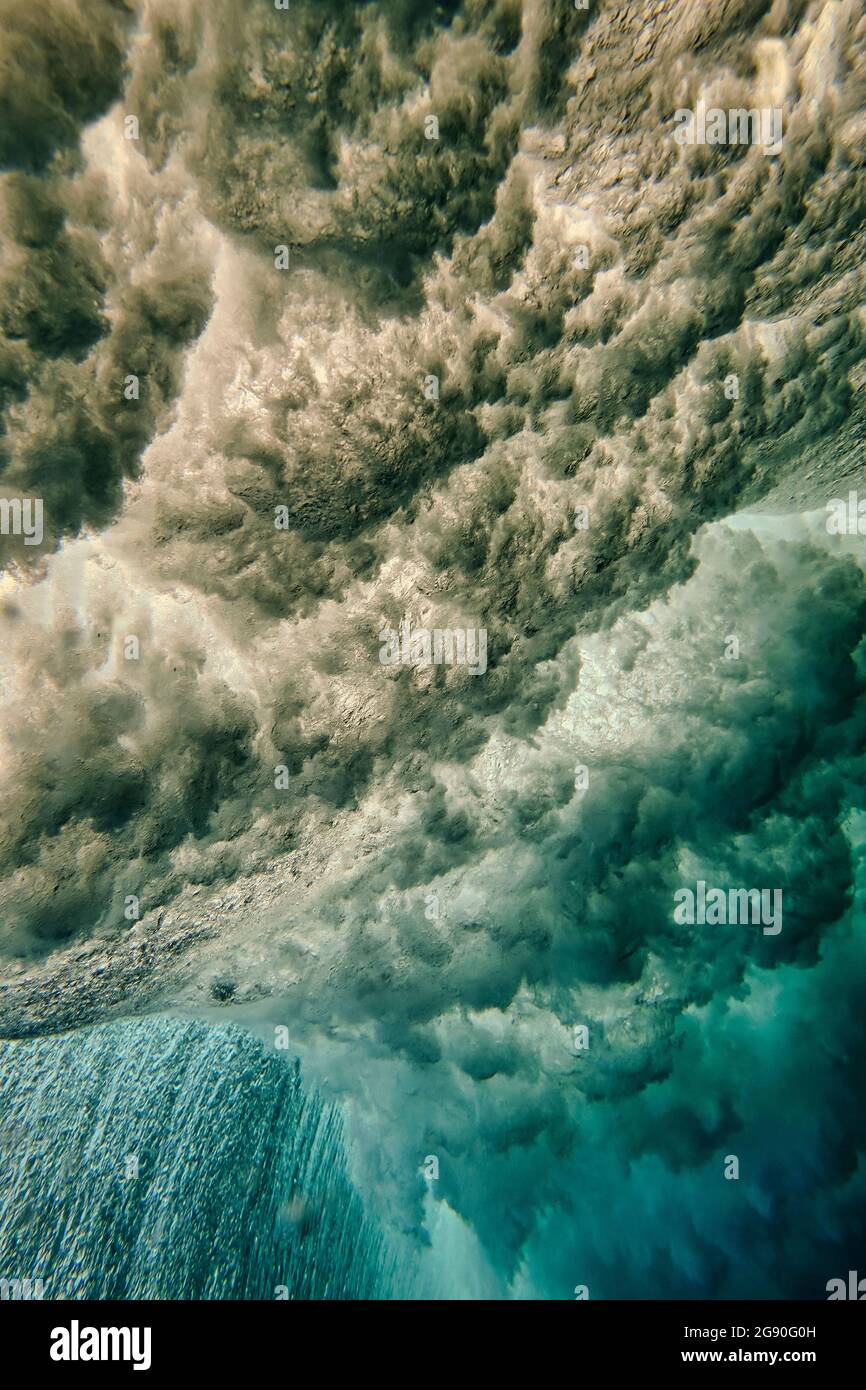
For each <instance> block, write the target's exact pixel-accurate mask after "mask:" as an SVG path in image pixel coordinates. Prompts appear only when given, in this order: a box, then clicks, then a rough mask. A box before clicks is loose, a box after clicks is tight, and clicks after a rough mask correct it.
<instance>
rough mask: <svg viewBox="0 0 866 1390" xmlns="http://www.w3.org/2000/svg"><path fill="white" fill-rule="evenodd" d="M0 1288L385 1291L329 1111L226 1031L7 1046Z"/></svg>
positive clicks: (136, 1293)
mask: <svg viewBox="0 0 866 1390" xmlns="http://www.w3.org/2000/svg"><path fill="white" fill-rule="evenodd" d="M0 1163H2V1176H0V1188H2V1192H3V1205H2V1209H0V1277H3V1278H7V1279H28V1278H29V1279H31V1280H36V1279H41V1280H43V1282H44V1293H45V1297H46V1298H184V1299H186V1298H222V1299H227V1298H238V1299H240V1298H264V1299H272V1298H292V1299H295V1298H363V1299H368V1298H381V1297H389V1296H393V1295H394V1294H395V1293H396V1292H397V1284H396V1280H395V1273H394V1268H393V1262H392V1261H391V1259H390V1258H389V1253H388V1249H387V1246H386V1244H385V1242H384V1240H383V1238H382V1236H381V1235H380V1234H379V1232H378V1230H377V1228H376V1226H375V1225H374V1224H373V1223H371V1221H370V1220H369V1219H368V1218H367V1216H366V1215H365V1213H364V1209H363V1207H362V1204H361V1201H360V1198H359V1197H358V1195H357V1193H356V1192H355V1190H354V1188H353V1187H352V1185H351V1183H350V1181H349V1179H348V1178H347V1175H346V1167H345V1160H344V1152H343V1139H342V1131H341V1125H340V1120H339V1116H338V1114H337V1113H336V1112H335V1111H334V1110H332V1109H330V1108H328V1107H326V1106H324V1105H323V1104H322V1103H321V1101H320V1100H319V1099H318V1098H317V1097H316V1096H315V1095H311V1094H308V1093H307V1092H306V1091H305V1090H304V1088H303V1086H302V1085H301V1081H300V1077H299V1075H298V1073H297V1069H296V1067H295V1066H294V1065H293V1063H292V1062H291V1061H289V1062H286V1061H284V1060H283V1058H282V1056H281V1055H279V1054H271V1053H269V1052H268V1051H267V1050H266V1049H265V1047H264V1046H263V1045H262V1044H261V1043H260V1042H258V1041H257V1040H256V1039H254V1038H252V1037H250V1036H249V1035H248V1034H246V1033H244V1032H242V1031H241V1030H240V1029H238V1028H235V1027H233V1026H229V1027H223V1026H219V1027H215V1026H210V1025H206V1024H202V1023H197V1022H182V1021H178V1020H174V1019H170V1018H154V1019H147V1020H143V1021H138V1022H124V1023H116V1024H110V1025H107V1026H104V1027H99V1028H93V1029H88V1030H84V1031H81V1032H76V1033H70V1034H66V1035H64V1036H62V1037H54V1038H50V1039H47V1040H45V1041H41V1040H39V1041H24V1042H4V1043H2V1044H0Z"/></svg>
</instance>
